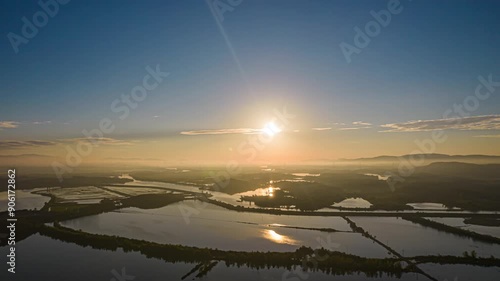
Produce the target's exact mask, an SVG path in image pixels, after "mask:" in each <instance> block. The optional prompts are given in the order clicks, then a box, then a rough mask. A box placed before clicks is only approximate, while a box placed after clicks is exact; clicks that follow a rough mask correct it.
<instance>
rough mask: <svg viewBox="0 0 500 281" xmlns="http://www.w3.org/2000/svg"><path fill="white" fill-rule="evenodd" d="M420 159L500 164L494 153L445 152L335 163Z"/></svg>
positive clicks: (338, 161) (368, 163)
mask: <svg viewBox="0 0 500 281" xmlns="http://www.w3.org/2000/svg"><path fill="white" fill-rule="evenodd" d="M404 161H412V162H419V161H422V163H421V165H428V164H431V163H435V162H462V163H473V164H500V156H495V155H447V154H438V153H432V154H406V155H401V156H387V155H383V156H377V157H372V158H356V159H340V160H337V161H336V162H335V163H337V164H352V165H355V164H357V165H392V164H395V163H399V162H404Z"/></svg>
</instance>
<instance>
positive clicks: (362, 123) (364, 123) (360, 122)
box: [352, 121, 372, 126]
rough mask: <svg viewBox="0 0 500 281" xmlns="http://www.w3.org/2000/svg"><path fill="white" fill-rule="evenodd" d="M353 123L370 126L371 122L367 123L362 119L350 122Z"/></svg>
mask: <svg viewBox="0 0 500 281" xmlns="http://www.w3.org/2000/svg"><path fill="white" fill-rule="evenodd" d="M352 124H353V125H357V126H371V125H372V123H368V122H363V121H355V122H352Z"/></svg>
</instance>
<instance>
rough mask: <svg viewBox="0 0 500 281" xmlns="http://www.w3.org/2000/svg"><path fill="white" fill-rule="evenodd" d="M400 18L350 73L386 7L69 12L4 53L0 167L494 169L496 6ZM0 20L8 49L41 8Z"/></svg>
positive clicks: (86, 7)
mask: <svg viewBox="0 0 500 281" xmlns="http://www.w3.org/2000/svg"><path fill="white" fill-rule="evenodd" d="M400 5H401V9H402V10H401V12H400V13H398V14H393V15H392V17H391V21H390V23H389V24H388V25H387V26H386V27H382V28H381V30H380V34H379V35H377V36H374V37H373V38H371V40H370V42H369V44H368V45H367V46H366V47H364V48H362V49H361V51H360V52H359V53H356V54H353V55H352V56H351V57H350V58H351V61H350V62H348V61H347V60H346V57H345V55H344V53H343V51H342V48H341V47H339V46H341V44H342V43H343V42H345V43H347V44H351V45H352V44H354V43H353V41H354V38H355V36H356V34H357V33H356V31H355V28H356V27H361V28H362V29H363V30H364V26H365V24H367V23H368V22H370V21H372V20H374V17H373V15H372V14H371V13H370V12H371V11H375V12H379V11H381V10H383V9H387V1H357V2H348V1H312V2H307V5H306V4H305V2H303V1H287V3H286V5H284V4H283V3H281V2H279V1H276V2H267V1H266V2H263V1H243V2H242V3H241V4H240V5H237V6H235V7H232V10H228V11H225V12H224V13H223V15H222V17H221V14H220V13H219V14H217V10H215V12H214V10H213V9H214V8H213V7H210V6H209V5H207V3H205V1H182V2H176V3H175V7H174V5H173V4H172V3H171V2H166V1H147V2H145V3H138V2H137V3H135V2H128V3H127V4H126V5H125V4H123V3H120V2H114V1H102V2H97V1H86V2H77V1H71V2H69V3H67V4H65V5H61V6H60V7H59V8H60V10H59V12H58V13H57V15H55V16H54V17H51V18H50V19H49V21H48V23H47V24H46V25H45V26H43V27H42V28H39V30H38V33H37V34H36V36H34V37H33V38H31V39H30V40H29V42H28V43H26V44H20V45H19V46H17V48H18V53H17V54H16V53H15V52H14V50H13V46H12V44H11V42H10V41H9V39H8V37H7V36H5V37H4V40H3V41H2V44H1V46H0V48H1V56H2V61H3V65H4V66H5V67H4V68H2V70H1V76H0V77H1V78H0V79H1V82H2V83H1V88H0V90H1V91H2V92H3V93H4V94H7V93H8V95H6V96H5V98H8V99H9V100H8V102H3V103H1V104H0V155H22V154H40V155H50V156H53V157H56V158H60V159H64V157H66V155H67V154H68V147H70V148H71V149H73V150H76V149H77V145H78V143H79V142H82V141H85V142H88V141H89V140H90V141H92V140H93V141H96V142H97V143H98V144H99V145H98V146H95V147H93V149H92V151H91V153H89V154H88V155H85V159H84V163H105V162H107V161H110V159H114V160H117V161H119V160H120V159H122V160H123V161H129V160H130V159H136V160H137V159H142V160H141V161H145V162H147V159H150V160H151V161H153V159H157V160H158V159H159V160H161V161H167V162H168V163H217V162H224V161H228V160H233V159H236V160H241V161H245V163H249V164H251V163H263V162H265V163H288V162H300V161H306V160H311V159H341V158H362V157H374V156H379V155H405V154H411V153H415V152H418V153H443V154H451V155H467V154H486V155H500V145H499V144H500V111H499V108H500V97H499V95H498V93H500V87H499V83H500V82H499V81H500V73H498V66H499V65H500V55H499V53H498V46H499V45H500V33H499V32H498V27H499V26H500V18H499V17H498V13H497V12H496V11H498V8H500V2H498V1H481V2H477V1H442V2H439V3H435V2H434V1H401V2H400ZM3 6H4V9H2V12H1V13H2V18H4V22H5V24H3V25H1V27H0V28H1V31H2V34H4V35H7V34H9V33H15V34H19V35H21V34H22V27H23V21H22V20H21V19H22V17H27V18H28V19H32V15H33V14H34V13H35V12H36V11H38V10H40V9H41V8H40V7H39V6H38V4H37V3H36V2H27V1H26V2H20V1H9V2H5V3H3ZM219 12H220V11H219ZM89 15H91V16H92V22H91V23H89ZM256 18H257V19H258V20H253V19H256ZM416 26H418V28H416ZM14 49H15V48H14ZM148 76H149V78H147V77H148ZM137 87H142V88H143V89H146V94H143V93H142V92H140V88H137ZM138 89H139V90H138ZM134 91H139V92H137V93H139V94H140V98H139V99H136V100H134V99H130V94H131V93H132V92H134ZM127 96H128V98H127ZM277 112H279V113H277ZM287 114H288V115H290V118H288V119H286V121H284V120H283V116H286V115H287ZM292 115H293V117H292ZM457 118H458V119H457ZM103 120H104V121H103ZM103 129H104V130H103ZM96 130H99V132H97V131H96ZM84 131H86V132H88V133H87V134H84V133H83V132H84ZM105 131H106V132H105ZM96 132H97V133H96ZM86 135H87V136H91V138H90V139H87V138H86ZM259 137H260V138H261V140H260V141H259ZM436 138H437V139H439V140H440V141H436V140H435V139H436ZM263 139H265V141H262V140H263ZM430 141H432V142H433V144H432V145H430V144H429V142H430ZM430 148H432V149H430ZM127 159H128V160H127ZM131 161H134V160H131ZM155 161H156V160H155Z"/></svg>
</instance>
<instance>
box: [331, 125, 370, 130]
mask: <svg viewBox="0 0 500 281" xmlns="http://www.w3.org/2000/svg"><path fill="white" fill-rule="evenodd" d="M370 128H371V127H370V126H365V127H344V128H338V130H339V131H351V130H359V129H370Z"/></svg>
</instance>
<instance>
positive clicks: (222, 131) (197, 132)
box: [181, 128, 263, 136]
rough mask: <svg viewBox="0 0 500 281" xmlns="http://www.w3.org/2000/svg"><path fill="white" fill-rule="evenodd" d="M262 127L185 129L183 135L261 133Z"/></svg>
mask: <svg viewBox="0 0 500 281" xmlns="http://www.w3.org/2000/svg"><path fill="white" fill-rule="evenodd" d="M262 132H263V130H262V129H252V128H238V129H216V130H193V131H183V132H181V135H188V136H197V135H228V134H244V135H249V134H261V133H262Z"/></svg>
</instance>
